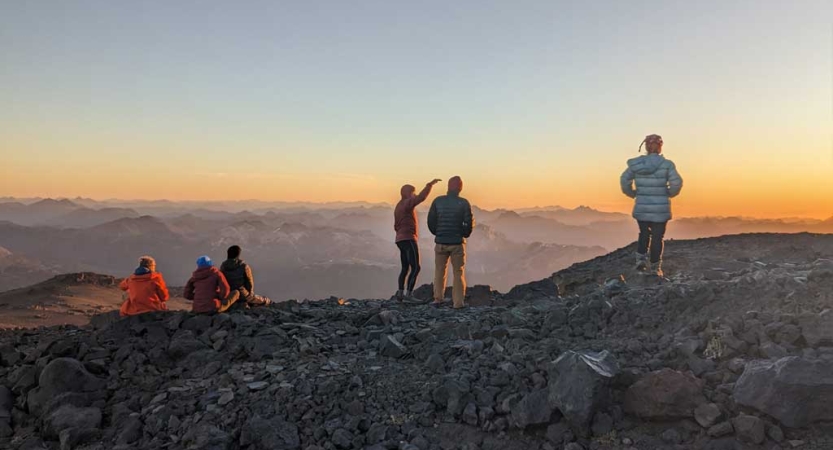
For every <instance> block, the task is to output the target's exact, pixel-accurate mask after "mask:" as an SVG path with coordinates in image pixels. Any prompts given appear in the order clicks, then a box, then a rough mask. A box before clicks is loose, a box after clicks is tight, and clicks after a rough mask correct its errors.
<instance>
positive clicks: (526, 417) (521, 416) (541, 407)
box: [511, 389, 552, 428]
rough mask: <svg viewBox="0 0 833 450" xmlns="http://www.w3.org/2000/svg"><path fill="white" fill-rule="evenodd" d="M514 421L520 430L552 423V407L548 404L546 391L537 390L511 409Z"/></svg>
mask: <svg viewBox="0 0 833 450" xmlns="http://www.w3.org/2000/svg"><path fill="white" fill-rule="evenodd" d="M511 414H512V419H514V421H515V424H516V425H517V426H518V428H526V427H527V426H529V425H541V424H545V423H548V422H549V421H550V416H551V415H552V407H550V405H549V402H548V393H547V391H546V390H543V389H541V390H536V391H533V392H531V393H529V394H527V395H525V396H524V397H523V398H522V399H521V401H519V402H518V403H516V404H515V405H514V406H512V408H511Z"/></svg>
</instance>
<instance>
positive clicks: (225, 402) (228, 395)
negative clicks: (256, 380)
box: [217, 385, 255, 406]
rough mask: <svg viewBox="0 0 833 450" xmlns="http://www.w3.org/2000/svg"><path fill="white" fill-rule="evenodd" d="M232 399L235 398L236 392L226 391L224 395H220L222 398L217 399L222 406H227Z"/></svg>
mask: <svg viewBox="0 0 833 450" xmlns="http://www.w3.org/2000/svg"><path fill="white" fill-rule="evenodd" d="M251 388H252V387H251V385H250V386H249V389H251ZM252 390H255V389H252ZM232 400H234V392H231V391H229V392H224V393H223V395H221V396H220V399H219V400H217V404H218V405H220V406H225V405H228V404H229V403H231V401H232Z"/></svg>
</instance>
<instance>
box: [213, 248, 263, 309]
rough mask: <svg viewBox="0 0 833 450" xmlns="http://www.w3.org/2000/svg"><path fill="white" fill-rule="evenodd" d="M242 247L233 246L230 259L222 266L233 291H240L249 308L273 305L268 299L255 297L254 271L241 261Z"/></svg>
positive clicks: (228, 253)
mask: <svg viewBox="0 0 833 450" xmlns="http://www.w3.org/2000/svg"><path fill="white" fill-rule="evenodd" d="M240 252H241V250H240V246H238V245H232V246H231V247H229V248H228V250H227V256H228V259H227V260H225V261H224V262H223V264H222V265H221V266H220V270H221V271H222V272H223V275H225V277H226V280H227V281H228V284H229V287H230V288H231V290H232V291H239V292H240V298H241V299H242V300H245V302H246V304H247V305H249V306H262V305H268V304H270V303H272V301H271V300H269V299H268V298H267V297H263V296H261V295H255V281H254V277H253V276H252V269H251V268H250V267H249V265H248V264H246V262H245V261H243V260H242V259H240Z"/></svg>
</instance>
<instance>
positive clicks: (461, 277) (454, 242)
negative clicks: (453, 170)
mask: <svg viewBox="0 0 833 450" xmlns="http://www.w3.org/2000/svg"><path fill="white" fill-rule="evenodd" d="M462 190H463V180H462V179H461V178H460V177H456V176H455V177H452V178H451V179H450V180H448V194H447V195H443V196H440V197H437V198H436V199H434V202H433V203H432V204H431V209H430V210H429V211H428V229H429V230H430V231H431V234H433V235H434V236H435V239H434V243H435V244H436V246H435V247H434V303H433V306H439V305H441V304H442V302H443V298H444V297H445V284H446V274H447V271H448V260H449V259H451V266H452V268H453V271H454V288H453V290H452V300H453V302H454V309H460V308H463V307H464V306H465V305H464V301H465V298H466V272H465V266H466V239H467V238H468V237H469V236H471V233H472V231H473V230H474V214H472V212H471V204H470V203H469V201H468V200H466V199H464V198H463V197H460V192H461V191H462Z"/></svg>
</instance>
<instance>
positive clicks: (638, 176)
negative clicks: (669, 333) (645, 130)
mask: <svg viewBox="0 0 833 450" xmlns="http://www.w3.org/2000/svg"><path fill="white" fill-rule="evenodd" d="M643 144H644V145H645V149H646V150H647V152H648V154H647V155H642V156H640V157H638V158H633V159H631V160H629V161H628V168H627V169H625V171H624V172H623V173H622V177H621V178H620V184H621V185H622V192H623V193H624V194H625V195H627V196H628V197H630V198H634V199H636V203H635V205H634V207H633V217H634V219H636V221H637V223H638V224H639V241H638V244H637V250H636V268H637V270H640V271H647V272H649V273H653V274H656V275H658V276H663V273H662V250H663V239H664V238H665V230H666V227H667V225H668V221H669V220H671V198H673V197H676V196H677V195H679V194H680V191H681V190H682V188H683V179H682V177H681V176H680V174H679V172H677V167H676V166H675V165H674V163H673V162H672V161H671V160H668V159H665V157H664V156H662V155H661V153H662V137H661V136H659V135H657V134H652V135H649V136H647V137H646V138H645V140H644V141H642V144H640V145H639V151H642V145H643ZM634 185H636V187H634ZM649 248H650V258H649V256H648V251H649Z"/></svg>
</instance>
